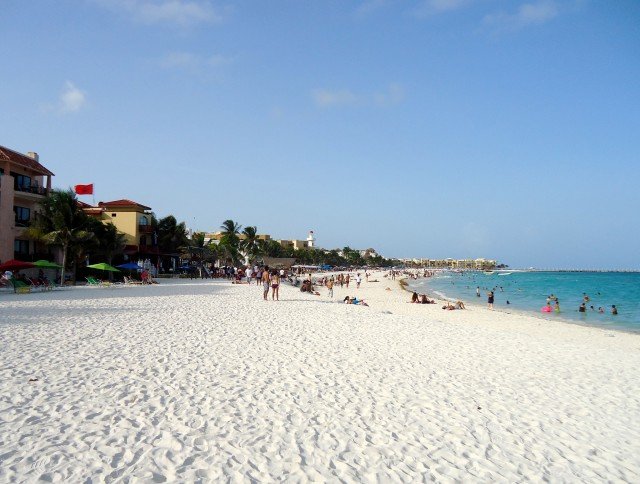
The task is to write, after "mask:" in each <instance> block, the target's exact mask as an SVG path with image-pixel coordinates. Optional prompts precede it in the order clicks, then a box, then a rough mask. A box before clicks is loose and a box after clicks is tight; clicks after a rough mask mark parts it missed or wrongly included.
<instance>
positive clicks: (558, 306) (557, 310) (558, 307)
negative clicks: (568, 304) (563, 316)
mask: <svg viewBox="0 0 640 484" xmlns="http://www.w3.org/2000/svg"><path fill="white" fill-rule="evenodd" d="M553 310H554V311H555V312H556V313H559V312H560V301H558V298H556V303H555V305H554V306H553Z"/></svg>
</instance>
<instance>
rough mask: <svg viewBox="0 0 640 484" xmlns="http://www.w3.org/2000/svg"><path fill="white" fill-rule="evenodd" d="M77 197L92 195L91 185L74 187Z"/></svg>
mask: <svg viewBox="0 0 640 484" xmlns="http://www.w3.org/2000/svg"><path fill="white" fill-rule="evenodd" d="M76 193H77V194H78V195H93V183H91V184H89V185H76Z"/></svg>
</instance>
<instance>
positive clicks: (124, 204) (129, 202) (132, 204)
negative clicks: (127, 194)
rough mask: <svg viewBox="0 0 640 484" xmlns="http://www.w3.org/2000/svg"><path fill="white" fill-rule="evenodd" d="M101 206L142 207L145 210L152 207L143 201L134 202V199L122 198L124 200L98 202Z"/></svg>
mask: <svg viewBox="0 0 640 484" xmlns="http://www.w3.org/2000/svg"><path fill="white" fill-rule="evenodd" d="M98 206H99V207H105V208H118V207H121V208H125V207H126V208H141V209H143V210H151V207H147V206H146V205H142V204H141V203H138V202H134V201H133V200H127V199H122V200H112V201H111V202H99V203H98Z"/></svg>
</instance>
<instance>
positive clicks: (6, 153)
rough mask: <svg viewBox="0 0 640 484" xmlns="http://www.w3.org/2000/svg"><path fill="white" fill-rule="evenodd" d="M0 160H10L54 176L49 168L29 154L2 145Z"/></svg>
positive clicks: (0, 147)
mask: <svg viewBox="0 0 640 484" xmlns="http://www.w3.org/2000/svg"><path fill="white" fill-rule="evenodd" d="M0 161H9V162H11V163H13V164H15V165H19V166H21V167H23V168H27V169H29V170H33V171H35V172H36V173H37V174H38V175H50V176H53V173H51V172H50V171H49V170H47V169H46V168H45V167H44V166H42V165H41V164H40V163H39V162H37V161H36V160H34V159H33V158H30V157H29V156H27V155H23V154H22V153H18V152H17V151H13V150H10V149H9V148H6V147H4V146H0Z"/></svg>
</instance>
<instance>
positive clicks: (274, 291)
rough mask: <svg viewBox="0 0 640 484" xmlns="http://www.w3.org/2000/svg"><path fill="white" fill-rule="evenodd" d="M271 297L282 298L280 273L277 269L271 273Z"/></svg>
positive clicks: (277, 299)
mask: <svg viewBox="0 0 640 484" xmlns="http://www.w3.org/2000/svg"><path fill="white" fill-rule="evenodd" d="M268 290H269V289H267V291H268ZM271 299H275V300H276V301H279V300H280V274H278V271H277V270H274V271H273V273H272V274H271Z"/></svg>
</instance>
